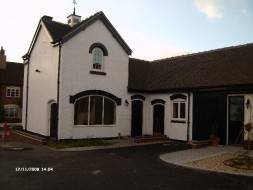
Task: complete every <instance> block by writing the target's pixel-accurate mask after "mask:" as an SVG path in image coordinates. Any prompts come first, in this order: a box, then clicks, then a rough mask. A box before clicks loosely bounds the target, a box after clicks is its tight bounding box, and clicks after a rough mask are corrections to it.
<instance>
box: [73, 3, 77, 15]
mask: <svg viewBox="0 0 253 190" xmlns="http://www.w3.org/2000/svg"><path fill="white" fill-rule="evenodd" d="M76 4H77V3H76V0H73V5H74V12H73V15H75V14H76Z"/></svg>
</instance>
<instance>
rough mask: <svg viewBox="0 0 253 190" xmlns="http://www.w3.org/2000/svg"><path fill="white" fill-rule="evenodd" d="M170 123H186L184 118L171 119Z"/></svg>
mask: <svg viewBox="0 0 253 190" xmlns="http://www.w3.org/2000/svg"><path fill="white" fill-rule="evenodd" d="M170 122H171V123H186V121H184V120H171V121H170Z"/></svg>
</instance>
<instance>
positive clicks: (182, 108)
mask: <svg viewBox="0 0 253 190" xmlns="http://www.w3.org/2000/svg"><path fill="white" fill-rule="evenodd" d="M180 118H183V119H184V118H185V103H184V102H181V103H180Z"/></svg>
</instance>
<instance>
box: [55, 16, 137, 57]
mask: <svg viewBox="0 0 253 190" xmlns="http://www.w3.org/2000/svg"><path fill="white" fill-rule="evenodd" d="M98 19H100V20H101V21H102V22H103V23H104V24H105V26H106V27H107V29H108V30H109V31H110V32H111V33H112V35H113V37H114V38H115V39H116V40H117V41H118V42H119V44H120V45H121V46H122V48H123V49H124V50H125V52H126V53H127V54H128V55H131V54H132V50H131V49H130V47H129V46H128V45H127V43H126V42H125V41H124V40H123V38H122V37H121V36H120V34H119V33H118V31H117V30H116V29H115V28H114V27H113V25H112V24H111V23H110V21H109V20H108V19H107V18H106V16H105V14H104V13H103V12H99V13H97V14H96V15H94V16H93V17H91V18H90V19H89V20H87V21H86V22H84V23H83V24H80V26H78V27H77V28H76V29H74V30H73V31H71V32H70V33H68V34H66V35H65V36H64V37H63V38H62V43H65V42H67V41H68V40H69V39H71V38H72V37H73V36H75V35H76V34H78V33H79V32H81V31H83V30H85V29H86V28H87V27H88V26H90V25H91V24H92V23H94V22H95V21H97V20H98ZM53 43H57V42H53Z"/></svg>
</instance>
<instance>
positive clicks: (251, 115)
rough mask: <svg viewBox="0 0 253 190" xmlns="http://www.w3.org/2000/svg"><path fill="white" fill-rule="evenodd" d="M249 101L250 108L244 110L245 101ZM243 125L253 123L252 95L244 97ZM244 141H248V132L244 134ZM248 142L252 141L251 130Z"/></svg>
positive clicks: (252, 132) (252, 134)
mask: <svg viewBox="0 0 253 190" xmlns="http://www.w3.org/2000/svg"><path fill="white" fill-rule="evenodd" d="M248 99H249V100H250V103H251V104H250V106H249V108H248V109H247V108H246V102H247V100H248ZM244 105H245V106H244V124H247V123H249V122H253V94H245V96H244ZM244 140H248V132H247V131H245V132H244ZM250 140H253V130H251V132H250Z"/></svg>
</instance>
